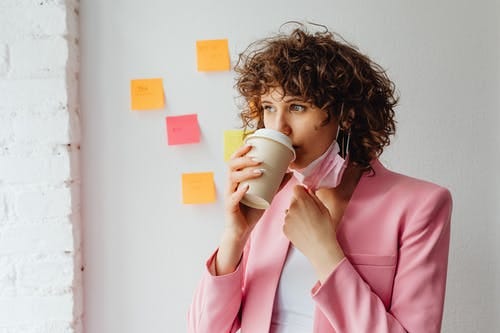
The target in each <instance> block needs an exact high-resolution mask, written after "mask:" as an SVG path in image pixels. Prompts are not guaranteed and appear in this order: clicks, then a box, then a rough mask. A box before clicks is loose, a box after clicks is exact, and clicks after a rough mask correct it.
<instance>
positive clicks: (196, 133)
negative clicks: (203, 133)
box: [166, 114, 200, 146]
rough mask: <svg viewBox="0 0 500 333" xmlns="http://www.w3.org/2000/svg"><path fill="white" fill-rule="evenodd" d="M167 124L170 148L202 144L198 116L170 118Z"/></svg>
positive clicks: (167, 119) (189, 115) (188, 115)
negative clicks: (187, 144) (188, 144)
mask: <svg viewBox="0 0 500 333" xmlns="http://www.w3.org/2000/svg"><path fill="white" fill-rule="evenodd" d="M166 122H167V138H168V145H169V146H172V145H182V144H186V143H198V142H200V126H199V125H198V115H196V114H187V115H183V116H169V117H167V118H166Z"/></svg>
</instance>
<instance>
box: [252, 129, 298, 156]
mask: <svg viewBox="0 0 500 333" xmlns="http://www.w3.org/2000/svg"><path fill="white" fill-rule="evenodd" d="M255 137H261V138H266V139H271V140H274V141H277V142H279V143H281V144H282V145H284V146H285V147H287V148H288V149H290V151H291V152H292V154H293V159H292V161H293V160H295V157H296V156H295V149H293V146H292V140H290V138H289V137H288V136H286V135H285V134H283V133H281V132H279V131H276V130H273V129H270V128H259V129H258V130H256V131H255V132H253V133H252V134H250V135H249V136H247V137H246V138H245V143H246V142H247V140H249V139H250V138H255Z"/></svg>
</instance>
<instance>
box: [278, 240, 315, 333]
mask: <svg viewBox="0 0 500 333" xmlns="http://www.w3.org/2000/svg"><path fill="white" fill-rule="evenodd" d="M316 281H317V277H316V274H315V273H314V269H313V267H312V265H311V264H310V262H309V260H308V259H307V258H306V257H305V256H304V255H303V254H302V252H300V251H299V250H297V249H295V247H294V246H293V245H292V244H290V247H289V249H288V254H287V258H286V261H285V265H284V266H283V272H282V273H281V277H280V281H279V284H278V289H277V290H276V296H275V298H274V307H273V314H272V317H271V328H270V330H269V332H270V333H311V332H312V331H313V317H314V302H313V300H312V298H311V288H312V287H313V285H314V284H315V283H316Z"/></svg>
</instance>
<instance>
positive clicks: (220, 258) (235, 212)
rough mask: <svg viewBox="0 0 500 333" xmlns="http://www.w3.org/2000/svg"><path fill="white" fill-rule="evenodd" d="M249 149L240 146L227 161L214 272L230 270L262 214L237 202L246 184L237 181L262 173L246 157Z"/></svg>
mask: <svg viewBox="0 0 500 333" xmlns="http://www.w3.org/2000/svg"><path fill="white" fill-rule="evenodd" d="M251 149H252V147H251V146H243V147H240V148H239V149H238V150H236V152H235V153H234V154H233V155H232V156H231V159H230V160H229V162H228V168H229V170H228V187H227V190H226V194H225V228H224V232H223V235H222V239H221V243H220V245H219V250H218V252H217V256H216V258H215V272H213V273H215V275H224V274H228V273H231V272H234V270H235V269H236V267H237V266H238V264H239V262H240V260H241V256H242V254H243V248H244V247H245V244H246V242H247V240H248V237H249V236H250V233H251V232H252V230H253V228H254V227H255V225H256V224H257V221H259V219H260V217H261V216H262V214H263V213H264V210H260V209H255V208H250V207H247V206H245V205H243V204H242V203H240V201H241V199H242V198H243V196H244V195H245V193H246V192H247V191H248V186H240V187H238V186H239V185H240V183H241V182H243V181H245V180H248V179H253V178H258V177H260V176H261V175H262V170H261V169H260V168H259V165H260V164H261V163H262V162H261V161H258V160H255V159H252V158H251V157H249V156H247V153H248V152H249V151H250V150H251Z"/></svg>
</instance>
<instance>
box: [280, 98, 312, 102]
mask: <svg viewBox="0 0 500 333" xmlns="http://www.w3.org/2000/svg"><path fill="white" fill-rule="evenodd" d="M283 102H285V103H290V102H299V103H307V102H306V101H304V100H303V99H302V98H299V97H285V98H283Z"/></svg>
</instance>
